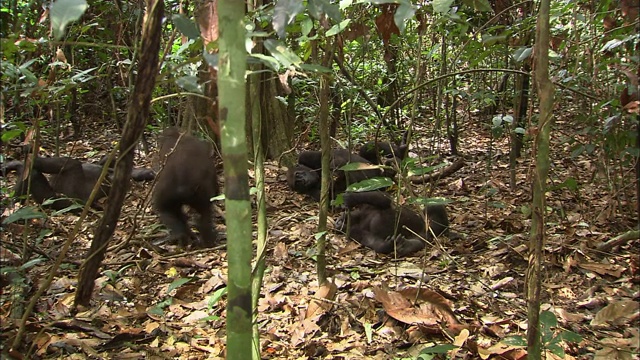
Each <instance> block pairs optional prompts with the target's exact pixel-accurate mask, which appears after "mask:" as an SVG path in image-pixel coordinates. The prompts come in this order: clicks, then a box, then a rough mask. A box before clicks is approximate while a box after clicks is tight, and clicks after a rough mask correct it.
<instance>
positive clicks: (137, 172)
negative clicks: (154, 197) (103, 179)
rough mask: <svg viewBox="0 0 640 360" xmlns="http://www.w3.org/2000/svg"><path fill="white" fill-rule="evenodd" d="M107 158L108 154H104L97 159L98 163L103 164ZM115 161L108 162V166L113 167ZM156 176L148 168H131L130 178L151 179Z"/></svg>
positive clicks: (137, 179)
mask: <svg viewBox="0 0 640 360" xmlns="http://www.w3.org/2000/svg"><path fill="white" fill-rule="evenodd" d="M107 159H109V155H104V156H103V157H102V159H100V161H98V165H100V166H104V164H106V163H107ZM114 166H115V163H114V162H113V161H112V162H111V163H110V164H109V168H113V167H114ZM155 178H156V173H155V171H153V170H152V169H149V168H136V167H134V168H133V169H131V179H133V180H134V181H151V180H153V179H155Z"/></svg>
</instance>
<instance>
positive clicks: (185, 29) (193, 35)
mask: <svg viewBox="0 0 640 360" xmlns="http://www.w3.org/2000/svg"><path fill="white" fill-rule="evenodd" d="M171 21H173V23H174V24H175V25H176V27H177V28H178V30H180V32H181V33H182V34H183V35H184V36H186V37H187V38H189V39H191V40H196V39H197V38H199V37H200V29H198V26H196V24H195V22H194V21H193V20H191V19H189V18H187V17H186V16H184V14H174V15H173V16H171Z"/></svg>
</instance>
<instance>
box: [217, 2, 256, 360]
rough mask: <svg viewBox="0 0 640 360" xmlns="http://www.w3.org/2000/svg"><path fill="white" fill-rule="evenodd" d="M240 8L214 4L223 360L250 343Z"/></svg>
mask: <svg viewBox="0 0 640 360" xmlns="http://www.w3.org/2000/svg"><path fill="white" fill-rule="evenodd" d="M244 13H245V3H244V2H242V1H235V0H219V2H218V19H219V21H220V38H219V42H218V44H219V49H220V52H219V54H220V56H219V57H218V59H219V60H218V69H219V71H218V87H219V90H220V93H219V109H220V113H219V115H218V118H219V120H220V129H221V130H222V131H221V134H220V142H221V144H222V158H223V161H224V178H225V182H224V184H225V189H224V191H225V198H226V200H225V210H226V219H227V220H226V221H227V253H228V259H229V262H228V263H229V276H228V281H227V286H228V290H229V292H228V299H227V359H230V360H232V359H242V360H246V359H250V358H251V356H252V344H253V343H252V341H251V335H252V333H251V330H252V327H251V319H252V308H251V300H252V299H251V256H252V254H253V251H252V236H251V202H250V200H249V174H248V169H247V167H248V157H247V138H246V117H245V105H246V104H245V95H246V85H245V79H244V77H245V72H246V69H247V59H246V50H245V48H244V43H245V34H246V32H245V28H244Z"/></svg>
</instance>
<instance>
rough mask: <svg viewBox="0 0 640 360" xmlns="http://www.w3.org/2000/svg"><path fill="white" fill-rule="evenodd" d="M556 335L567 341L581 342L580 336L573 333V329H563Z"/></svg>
mask: <svg viewBox="0 0 640 360" xmlns="http://www.w3.org/2000/svg"><path fill="white" fill-rule="evenodd" d="M558 337H559V338H560V339H562V340H563V341H564V342H568V343H579V342H582V336H580V335H578V334H576V333H574V332H573V331H568V330H564V331H562V332H561V333H560V334H559V335H558Z"/></svg>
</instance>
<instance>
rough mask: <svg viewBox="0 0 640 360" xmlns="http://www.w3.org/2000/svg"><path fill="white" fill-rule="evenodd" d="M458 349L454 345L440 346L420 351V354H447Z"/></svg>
mask: <svg viewBox="0 0 640 360" xmlns="http://www.w3.org/2000/svg"><path fill="white" fill-rule="evenodd" d="M457 348H458V347H457V346H455V345H453V344H439V345H434V346H430V347H428V348H426V349H422V350H420V354H446V353H447V352H449V351H451V350H454V349H457Z"/></svg>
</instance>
